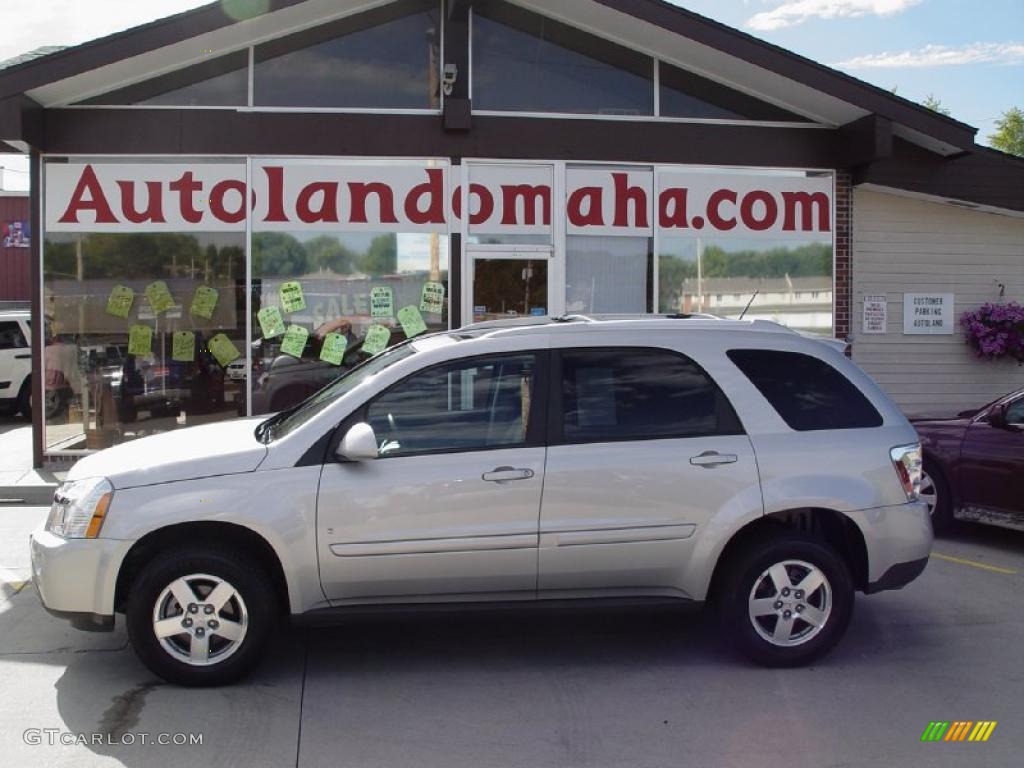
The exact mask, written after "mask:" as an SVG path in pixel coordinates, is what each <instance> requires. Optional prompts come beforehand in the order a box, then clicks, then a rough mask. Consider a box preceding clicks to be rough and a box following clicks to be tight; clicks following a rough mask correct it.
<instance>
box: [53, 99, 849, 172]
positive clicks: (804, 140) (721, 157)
mask: <svg viewBox="0 0 1024 768" xmlns="http://www.w3.org/2000/svg"><path fill="white" fill-rule="evenodd" d="M44 149H45V151H46V152H47V153H50V154H67V155H74V154H100V155H102V154H142V155H145V154H175V155H186V156H187V155H198V154H203V155H218V154H227V155H247V154H252V155H282V156H287V155H313V156H345V155H357V156H371V157H376V156H380V157H453V158H458V157H505V158H509V159H516V158H519V159H526V158H530V159H534V158H538V157H543V158H548V159H551V160H579V161H585V160H608V161H616V162H637V163H655V162H660V163H697V164H711V165H731V166H736V165H739V166H743V165H750V166H769V167H791V168H794V167H795V168H821V169H827V168H835V167H837V165H836V163H837V159H838V158H839V154H838V144H837V132H836V131H833V130H826V129H818V128H790V127H763V126H746V125H716V126H713V127H709V126H707V125H704V124H700V123H671V122H655V121H651V122H635V121H618V120H585V119H570V118H554V117H553V118H527V117H515V116H508V117H495V116H484V115H474V116H473V118H472V130H471V131H467V132H461V131H453V130H446V128H445V124H444V121H443V120H442V119H439V118H438V117H437V116H436V115H387V114H345V113H282V112H246V111H231V110H200V109H182V110H175V109H161V110H157V109H95V110H93V109H58V110H48V111H47V115H46V136H45V147H44Z"/></svg>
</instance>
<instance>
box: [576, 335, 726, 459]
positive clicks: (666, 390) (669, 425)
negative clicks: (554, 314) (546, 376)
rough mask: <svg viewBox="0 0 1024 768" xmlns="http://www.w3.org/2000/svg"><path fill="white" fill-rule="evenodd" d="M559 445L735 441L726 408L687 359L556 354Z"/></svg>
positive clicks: (633, 353) (635, 353)
mask: <svg viewBox="0 0 1024 768" xmlns="http://www.w3.org/2000/svg"><path fill="white" fill-rule="evenodd" d="M561 359H562V414H563V417H562V418H563V422H562V430H563V438H564V439H565V441H566V442H594V441H614V440H636V439H654V438H667V437H696V436H699V435H713V434H737V433H738V432H739V431H740V430H739V424H738V421H737V418H736V415H735V413H734V412H733V410H732V406H731V405H729V403H728V402H727V401H726V400H725V397H724V395H723V394H722V393H721V391H720V390H719V389H718V386H717V385H716V384H715V383H714V382H713V381H712V380H711V379H710V378H709V377H708V375H707V374H706V373H705V372H704V371H703V370H702V369H701V368H700V366H698V365H697V364H696V363H694V362H693V361H692V360H690V359H688V358H686V357H684V356H682V355H680V354H676V353H674V352H668V351H666V350H659V349H631V348H627V347H623V348H608V349H576V350H568V351H565V352H562V353H561Z"/></svg>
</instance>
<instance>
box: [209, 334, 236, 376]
mask: <svg viewBox="0 0 1024 768" xmlns="http://www.w3.org/2000/svg"><path fill="white" fill-rule="evenodd" d="M209 346H210V353H211V354H212V355H213V356H214V357H215V358H217V362H218V363H220V364H221V366H223V367H224V368H227V367H228V365H229V364H230V363H232V362H234V361H235V360H237V359H238V358H240V357H241V356H242V353H241V352H239V351H238V347H236V346H235V345H234V344H232V343H231V339H229V338H228V337H227V336H225V335H224V334H223V333H218V334H217V335H216V336H214V337H213V338H212V339H210V344H209Z"/></svg>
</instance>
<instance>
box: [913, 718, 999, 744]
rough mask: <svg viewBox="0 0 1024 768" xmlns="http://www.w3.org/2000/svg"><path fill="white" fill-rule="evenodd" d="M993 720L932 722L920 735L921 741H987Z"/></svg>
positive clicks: (993, 728) (993, 727) (993, 726)
mask: <svg viewBox="0 0 1024 768" xmlns="http://www.w3.org/2000/svg"><path fill="white" fill-rule="evenodd" d="M995 728H996V721H995V720H978V721H977V722H975V721H973V720H954V721H952V722H950V721H949V720H933V721H931V722H930V723H928V727H927V728H925V729H924V733H922V734H921V741H988V738H989V736H991V735H992V731H994V730H995Z"/></svg>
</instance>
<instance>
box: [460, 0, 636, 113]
mask: <svg viewBox="0 0 1024 768" xmlns="http://www.w3.org/2000/svg"><path fill="white" fill-rule="evenodd" d="M653 73H654V62H653V60H652V59H650V58H649V57H647V56H644V55H643V54H640V53H637V52H635V51H631V50H629V49H627V48H623V47H622V46H619V45H616V44H615V43H611V42H608V41H606V40H602V39H600V38H598V37H595V36H593V35H590V34H587V33H586V32H582V31H580V30H578V29H575V28H573V27H570V26H568V25H566V24H562V23H560V22H557V21H554V20H552V19H549V18H546V17H544V16H541V15H539V14H534V13H530V12H529V11H525V10H523V9H521V8H518V7H516V6H514V5H511V4H509V3H504V2H499V1H498V0H484V1H483V2H476V3H474V4H473V107H474V109H480V110H502V111H514V112H563V113H579V114H601V115H653V114H654V74H653Z"/></svg>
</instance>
